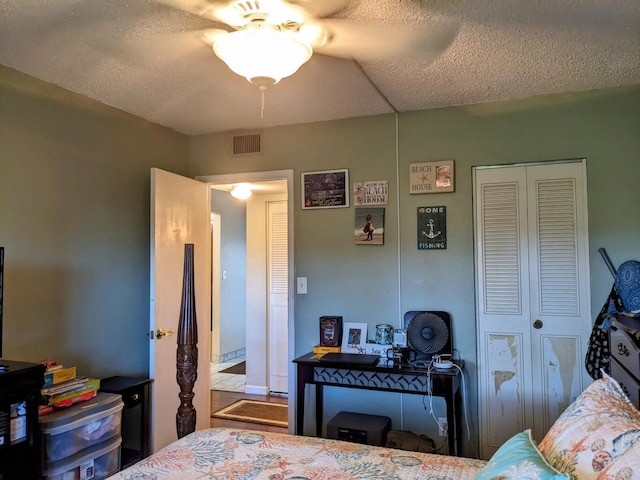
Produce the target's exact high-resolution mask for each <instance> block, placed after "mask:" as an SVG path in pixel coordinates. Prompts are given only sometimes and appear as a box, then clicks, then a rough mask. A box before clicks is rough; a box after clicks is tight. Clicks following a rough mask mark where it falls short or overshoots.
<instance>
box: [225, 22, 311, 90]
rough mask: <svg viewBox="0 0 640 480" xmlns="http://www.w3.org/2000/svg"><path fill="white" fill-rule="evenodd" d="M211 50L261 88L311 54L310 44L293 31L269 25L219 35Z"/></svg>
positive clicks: (291, 73)
mask: <svg viewBox="0 0 640 480" xmlns="http://www.w3.org/2000/svg"><path fill="white" fill-rule="evenodd" d="M213 51H214V52H215V54H216V55H217V56H218V57H219V58H220V59H221V60H222V61H223V62H225V63H226V64H227V66H228V67H229V68H230V69H231V70H232V71H233V72H235V73H237V74H238V75H240V76H242V77H245V78H246V79H247V80H249V82H251V83H253V84H255V85H258V86H259V87H262V88H264V87H266V86H268V85H272V84H275V83H278V82H279V81H280V80H281V79H282V78H284V77H288V76H289V75H293V74H294V73H295V72H296V71H297V70H298V69H299V68H300V67H301V66H302V65H303V64H304V63H305V62H307V61H308V60H309V59H310V58H311V55H312V54H313V49H312V48H311V45H309V44H308V43H307V42H305V41H303V40H302V39H300V38H298V37H297V36H296V35H295V34H294V33H292V32H288V31H281V30H279V29H272V28H248V29H245V30H238V31H236V32H231V33H227V34H226V35H221V36H220V37H218V39H217V40H216V41H215V43H214V44H213Z"/></svg>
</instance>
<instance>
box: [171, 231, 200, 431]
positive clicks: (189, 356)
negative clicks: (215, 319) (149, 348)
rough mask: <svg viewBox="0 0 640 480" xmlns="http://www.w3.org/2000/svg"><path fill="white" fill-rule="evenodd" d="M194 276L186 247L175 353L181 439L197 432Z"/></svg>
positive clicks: (188, 246)
mask: <svg viewBox="0 0 640 480" xmlns="http://www.w3.org/2000/svg"><path fill="white" fill-rule="evenodd" d="M193 279H194V274H193V243H186V244H185V246H184V274H183V277H182V301H181V305H180V321H179V323H178V351H177V353H176V380H177V381H178V385H180V393H179V394H178V396H179V397H180V406H179V407H178V412H177V413H176V430H177V433H178V438H182V437H184V436H185V435H187V434H189V433H191V432H193V431H195V429H196V409H195V408H194V406H193V396H194V393H193V385H194V384H195V383H196V379H197V378H198V324H197V322H196V296H195V289H194V285H193V283H194V280H193Z"/></svg>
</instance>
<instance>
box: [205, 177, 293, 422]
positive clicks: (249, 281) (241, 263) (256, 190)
mask: <svg viewBox="0 0 640 480" xmlns="http://www.w3.org/2000/svg"><path fill="white" fill-rule="evenodd" d="M198 180H200V181H203V182H206V183H207V184H209V186H210V187H211V189H212V212H215V214H219V213H220V212H219V211H218V210H219V209H218V208H217V205H216V201H215V196H218V197H219V198H221V197H220V195H223V196H224V198H226V199H227V200H225V202H233V204H232V205H235V207H234V208H237V209H242V212H241V213H238V212H239V210H236V211H235V213H233V212H234V210H233V208H232V209H231V210H230V211H228V212H227V215H225V214H224V212H223V213H222V214H221V215H220V218H219V219H218V225H219V226H218V227H217V228H218V229H219V230H220V231H219V232H218V233H216V231H215V229H216V227H215V226H214V229H213V231H212V235H213V239H214V243H215V238H216V237H219V238H220V240H219V241H218V243H217V244H218V245H219V246H220V248H221V250H222V251H221V253H220V256H219V257H218V258H220V259H221V260H220V262H219V264H217V265H216V262H215V260H214V261H213V265H212V266H213V270H214V271H213V272H212V288H213V290H214V293H213V295H212V297H213V311H212V359H214V357H215V355H216V351H215V350H216V345H223V346H222V347H221V348H220V349H219V350H218V353H217V355H218V358H217V360H223V361H225V362H231V363H234V358H239V359H244V360H246V373H245V375H246V376H245V379H246V381H245V393H246V394H259V395H268V394H269V393H271V392H272V391H274V388H272V385H271V383H273V381H275V379H278V380H281V379H282V378H283V376H282V373H284V381H285V387H282V384H281V383H280V384H279V386H277V387H276V388H275V391H278V392H280V391H282V390H286V391H291V389H292V382H293V366H292V364H291V360H292V358H293V338H294V337H293V333H294V332H293V298H292V292H293V238H292V237H293V236H292V234H291V233H292V231H293V230H292V223H293V207H292V205H293V201H292V199H291V197H292V194H293V172H292V171H289V170H287V171H275V172H254V173H244V174H232V175H213V176H206V177H198ZM239 183H246V184H248V185H249V187H250V188H251V190H252V193H253V194H252V196H251V197H250V198H249V199H248V200H245V201H241V200H237V199H235V198H232V197H231V195H229V192H230V190H231V189H232V188H233V187H234V186H236V185H238V184H239ZM275 202H278V203H279V204H280V206H282V205H284V210H283V212H284V217H281V218H284V226H285V233H286V236H285V238H284V244H282V239H281V238H280V239H279V240H278V242H279V243H278V244H279V245H280V246H281V247H283V248H280V249H276V254H275V255H276V256H277V257H278V258H279V260H278V261H277V262H276V264H278V265H279V264H281V261H280V260H282V259H284V260H285V262H284V266H285V269H284V272H283V275H280V276H278V277H277V278H276V280H278V279H279V281H276V282H275V284H276V285H279V286H283V285H284V291H282V289H281V290H280V292H279V294H280V296H279V301H278V303H277V304H275V306H276V307H277V308H276V310H275V311H276V313H277V315H279V316H280V317H281V318H282V323H281V324H280V325H279V326H278V327H277V329H275V330H278V331H279V332H280V333H279V336H278V334H276V336H277V338H279V339H280V340H282V339H283V337H282V335H283V334H284V340H285V341H284V343H283V345H284V347H285V348H284V349H282V347H280V348H278V349H276V348H271V347H272V346H273V344H272V341H271V340H270V337H273V334H274V332H273V331H272V329H270V328H268V326H269V325H271V322H270V321H269V318H271V316H272V315H273V312H274V309H273V306H274V304H273V298H275V297H274V295H273V291H272V289H271V286H272V285H273V284H274V282H273V281H272V280H273V277H271V278H270V277H269V276H268V273H269V272H270V271H271V266H270V265H272V263H269V262H268V258H269V256H268V255H267V254H266V252H267V251H271V250H273V248H271V247H272V246H273V242H272V241H271V240H269V239H268V237H267V233H268V232H269V231H270V230H271V227H269V226H268V225H269V223H268V222H267V220H268V218H269V208H268V206H269V205H274V204H275ZM229 212H231V213H229ZM256 217H258V218H257V219H256ZM259 217H262V218H259ZM238 219H240V220H238ZM238 223H242V225H243V226H244V231H243V233H242V239H243V242H242V245H240V242H237V241H235V242H233V245H226V244H225V235H224V232H225V231H228V230H229V229H232V230H233V229H235V230H236V231H239V230H241V229H240V228H238ZM220 232H222V233H220ZM238 238H240V236H239V235H238V234H236V239H238ZM227 247H230V248H231V251H230V252H228V251H227V252H225V250H227ZM283 255H284V257H283ZM212 256H213V257H214V258H215V257H216V246H215V245H214V246H213V252H212ZM231 257H233V258H231ZM260 257H262V258H260ZM216 269H217V272H216V271H215V270H216ZM232 282H235V286H236V289H237V291H236V292H235V293H232V292H230V291H229V290H228V289H227V290H225V287H226V286H229V285H230V284H231V283H232ZM217 283H218V285H217ZM239 283H241V286H238V284H239ZM216 292H217V294H216ZM238 292H239V293H238ZM282 294H284V300H285V302H284V304H283V303H282V302H281V299H282V298H281V297H282ZM226 302H230V303H231V305H226V306H225V303H226ZM282 305H284V308H282ZM230 312H231V313H230ZM225 315H227V316H228V317H227V318H231V320H232V321H231V322H230V323H232V324H233V327H234V328H235V334H234V335H235V336H236V338H235V340H231V341H229V340H228V338H229V337H227V339H225V332H224V329H225V328H227V327H228V326H229V325H228V324H226V325H227V327H225V319H224V316H225ZM238 336H241V337H242V339H243V340H244V342H238V341H237V340H238V338H237V337H238ZM276 351H280V352H282V358H283V360H282V359H281V360H280V363H279V364H280V366H281V367H282V366H283V365H284V372H280V373H281V374H280V375H276V376H273V375H272V373H273V372H272V371H271V370H270V366H272V365H276V364H277V363H278V362H277V359H276V358H274V357H273V354H274V352H276ZM243 353H244V356H243V355H242V354H243ZM227 354H230V355H231V356H230V357H228V358H225V357H224V355H227ZM212 388H214V387H212ZM286 391H285V392H284V393H286ZM292 410H293V408H292V407H291V406H290V412H289V414H290V418H291V415H292Z"/></svg>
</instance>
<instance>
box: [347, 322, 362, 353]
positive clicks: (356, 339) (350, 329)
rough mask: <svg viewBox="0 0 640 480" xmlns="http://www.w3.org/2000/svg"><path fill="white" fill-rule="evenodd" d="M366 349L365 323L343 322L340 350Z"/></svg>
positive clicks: (358, 351) (356, 350)
mask: <svg viewBox="0 0 640 480" xmlns="http://www.w3.org/2000/svg"><path fill="white" fill-rule="evenodd" d="M366 351H367V324H366V323H354V322H345V323H344V328H343V329H342V352H343V353H365V352H366Z"/></svg>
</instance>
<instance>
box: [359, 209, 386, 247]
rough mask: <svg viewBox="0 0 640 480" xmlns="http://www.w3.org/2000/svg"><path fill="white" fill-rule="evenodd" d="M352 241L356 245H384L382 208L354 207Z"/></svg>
mask: <svg viewBox="0 0 640 480" xmlns="http://www.w3.org/2000/svg"><path fill="white" fill-rule="evenodd" d="M355 210H356V223H355V229H354V231H353V243H355V244H356V245H384V208H383V207H356V209H355Z"/></svg>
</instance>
